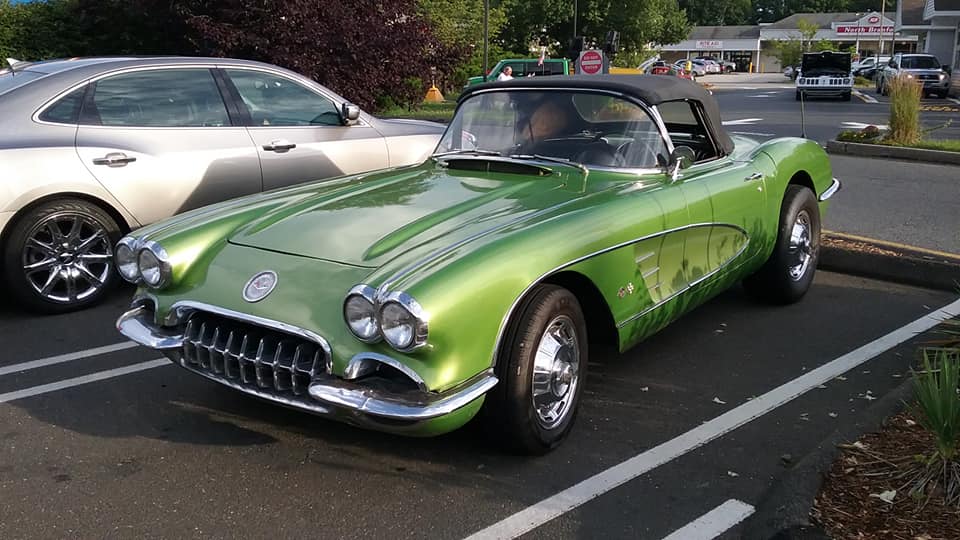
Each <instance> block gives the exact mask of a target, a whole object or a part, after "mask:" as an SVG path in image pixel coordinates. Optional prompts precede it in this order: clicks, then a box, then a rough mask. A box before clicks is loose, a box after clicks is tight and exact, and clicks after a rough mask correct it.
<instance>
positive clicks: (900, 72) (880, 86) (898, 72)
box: [876, 53, 950, 98]
mask: <svg viewBox="0 0 960 540" xmlns="http://www.w3.org/2000/svg"><path fill="white" fill-rule="evenodd" d="M897 76H905V77H907V78H910V79H914V80H916V81H917V82H918V83H920V84H922V85H923V92H924V94H929V95H933V96H937V97H941V98H945V97H947V94H948V93H949V92H950V74H949V73H948V66H946V65H942V64H940V61H939V60H937V57H936V56H933V55H932V54H900V53H897V54H895V55H893V57H892V58H891V59H890V61H889V62H887V64H886V65H885V66H883V68H882V69H881V70H880V72H879V74H878V75H877V85H876V90H877V93H878V94H881V95H887V92H888V91H889V85H890V81H891V80H892V79H893V78H894V77H897Z"/></svg>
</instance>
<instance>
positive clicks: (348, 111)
mask: <svg viewBox="0 0 960 540" xmlns="http://www.w3.org/2000/svg"><path fill="white" fill-rule="evenodd" d="M340 116H341V117H342V118H343V123H344V125H347V126H349V125H352V124H355V123H356V122H357V120H358V119H359V118H360V107H357V106H356V105H354V104H353V103H344V104H343V106H342V107H341V108H340Z"/></svg>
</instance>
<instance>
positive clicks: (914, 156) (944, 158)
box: [827, 140, 960, 165]
mask: <svg viewBox="0 0 960 540" xmlns="http://www.w3.org/2000/svg"><path fill="white" fill-rule="evenodd" d="M827 153H829V154H842V155H847V156H861V157H879V158H888V159H904V160H908V161H925V162H928V163H943V164H946V165H960V152H947V151H944V150H925V149H922V148H905V147H902V146H887V145H884V144H864V143H853V142H843V141H837V140H829V141H827Z"/></svg>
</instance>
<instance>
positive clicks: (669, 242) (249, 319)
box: [116, 75, 840, 453]
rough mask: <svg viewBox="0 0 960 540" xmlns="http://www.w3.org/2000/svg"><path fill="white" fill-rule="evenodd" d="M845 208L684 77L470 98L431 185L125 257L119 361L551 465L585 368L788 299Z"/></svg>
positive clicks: (233, 208)
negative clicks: (829, 220)
mask: <svg viewBox="0 0 960 540" xmlns="http://www.w3.org/2000/svg"><path fill="white" fill-rule="evenodd" d="M839 187H840V184H839V182H838V181H837V180H836V179H834V178H832V176H831V170H830V163H829V161H828V159H827V156H826V154H825V153H824V151H823V150H822V149H821V147H820V146H819V145H817V144H816V143H814V142H812V141H808V140H805V139H795V138H782V139H775V140H771V141H767V142H764V143H762V144H761V143H758V142H756V141H753V140H750V139H746V138H740V137H731V136H730V135H728V134H727V133H726V132H724V130H723V128H722V127H721V123H720V115H719V112H718V109H717V104H716V102H715V101H714V99H713V98H712V97H711V96H710V95H709V94H708V93H706V92H705V91H704V90H703V89H701V87H699V86H697V85H696V84H694V83H691V82H689V81H686V80H683V79H678V78H675V77H658V76H647V75H638V76H624V75H620V76H583V77H581V76H573V77H558V78H550V77H544V78H538V79H527V80H514V81H507V82H503V83H492V84H486V85H481V86H477V87H473V88H471V89H470V90H468V91H467V92H465V93H464V95H463V96H462V97H461V98H460V102H459V106H458V108H457V112H456V114H455V116H454V118H453V120H452V122H451V123H450V125H449V126H448V128H447V130H446V133H445V135H444V136H443V137H442V139H441V141H440V143H439V146H438V148H437V149H436V152H435V153H434V154H433V156H432V157H431V158H430V159H428V160H427V161H426V162H425V163H422V164H420V165H416V166H411V167H402V168H395V169H388V170H383V171H379V172H374V173H367V174H360V175H354V176H345V177H341V178H337V179H334V180H330V181H325V182H319V183H310V184H304V185H300V186H296V187H291V188H286V189H282V190H277V191H273V192H268V193H264V194H258V195H254V196H250V197H246V198H241V199H235V200H233V201H228V202H225V203H221V204H217V205H214V206H210V207H207V208H203V209H199V210H195V211H193V212H190V213H187V214H183V215H180V216H177V217H174V218H171V219H168V220H166V221H163V222H160V223H157V224H154V225H151V226H149V227H146V228H143V229H140V230H138V231H136V232H134V233H133V234H132V235H130V236H127V237H125V238H124V239H122V240H121V241H120V243H119V244H118V246H117V249H116V258H117V265H118V269H119V270H120V272H121V273H122V275H123V276H124V277H125V278H126V279H127V280H129V281H132V282H135V283H138V284H139V288H138V289H137V292H136V295H135V297H134V300H133V305H132V306H131V308H130V310H129V311H127V312H126V313H125V314H123V315H122V316H121V317H120V319H119V320H118V322H117V325H118V328H119V330H120V331H121V332H122V333H123V334H124V335H126V336H127V337H129V338H130V339H132V340H134V341H136V342H139V343H141V344H143V345H146V346H147V347H151V348H153V349H156V350H159V351H162V352H164V353H165V354H166V355H167V356H168V357H169V358H170V359H171V360H173V362H175V363H176V364H178V365H180V366H182V367H183V368H186V369H187V370H190V371H192V372H194V373H196V374H199V375H202V376H204V377H207V378H209V379H211V380H213V381H216V382H218V383H220V384H223V385H226V386H228V387H230V388H234V389H236V390H239V391H241V392H245V393H247V394H251V395H254V396H257V397H260V398H263V399H266V400H268V401H272V402H275V403H279V404H282V405H286V406H289V407H293V408H296V409H300V410H304V411H309V412H312V413H317V414H321V415H327V416H330V417H332V418H336V419H339V420H343V421H346V422H350V423H353V424H357V425H361V426H364V427H368V428H373V429H378V430H383V431H390V432H396V433H404V434H409V435H419V436H425V435H437V434H440V433H444V432H448V431H451V430H454V429H456V428H458V427H460V426H462V425H463V424H465V423H466V422H467V421H469V420H470V419H471V418H473V417H474V416H479V417H480V420H481V421H483V422H484V424H485V425H486V426H487V427H488V428H489V429H490V430H491V432H492V433H494V434H495V437H496V438H498V439H499V440H502V441H503V442H504V443H505V444H506V445H508V446H510V447H512V448H514V449H516V450H519V451H523V452H529V453H542V452H545V451H547V450H549V449H551V448H553V447H555V446H556V445H557V444H559V443H560V441H561V440H563V438H564V437H565V436H566V435H567V433H568V432H569V431H570V429H571V426H572V424H573V421H574V418H575V416H576V412H577V408H578V402H579V400H580V396H581V394H582V392H583V388H584V385H585V383H586V379H587V366H588V355H589V353H590V347H591V346H592V345H594V344H597V343H604V342H606V343H610V344H614V345H616V346H617V347H618V348H619V349H620V350H625V349H627V348H628V347H630V346H631V345H634V344H635V343H637V342H638V341H640V340H642V339H644V338H645V337H647V336H649V335H651V334H652V333H654V332H656V331H657V330H658V329H661V328H663V327H664V326H665V325H667V324H668V323H670V322H671V321H672V320H674V319H676V318H678V317H679V316H680V315H681V314H683V313H684V312H685V311H687V310H689V309H691V308H693V307H694V306H696V305H698V304H700V303H702V302H704V301H705V300H707V299H709V298H710V297H712V296H714V295H715V294H717V293H719V292H720V291H722V290H724V289H726V288H728V287H730V286H731V285H733V284H735V283H737V282H740V281H743V282H744V284H745V286H746V289H747V291H748V292H750V293H752V294H753V295H755V296H756V297H758V298H759V299H762V300H766V301H771V302H779V303H787V302H793V301H796V300H799V299H800V298H801V297H802V296H803V295H804V293H805V292H806V291H807V289H808V288H809V287H810V284H811V282H812V280H813V276H814V271H815V269H816V266H817V256H818V251H819V238H820V219H821V215H822V213H823V211H824V210H825V209H826V205H827V199H829V198H830V196H831V195H833V194H834V193H835V192H836V191H837V190H838V189H839Z"/></svg>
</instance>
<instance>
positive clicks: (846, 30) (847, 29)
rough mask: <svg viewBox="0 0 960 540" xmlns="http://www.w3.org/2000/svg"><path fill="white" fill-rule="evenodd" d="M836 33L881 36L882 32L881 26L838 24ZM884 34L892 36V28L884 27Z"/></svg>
mask: <svg viewBox="0 0 960 540" xmlns="http://www.w3.org/2000/svg"><path fill="white" fill-rule="evenodd" d="M834 31H835V32H836V33H838V34H856V33H857V32H858V31H859V32H860V33H861V34H879V33H880V32H881V30H880V26H879V25H877V26H857V25H855V24H838V25H837V27H836V28H834ZM883 33H884V34H892V33H893V27H892V26H884V27H883Z"/></svg>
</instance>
